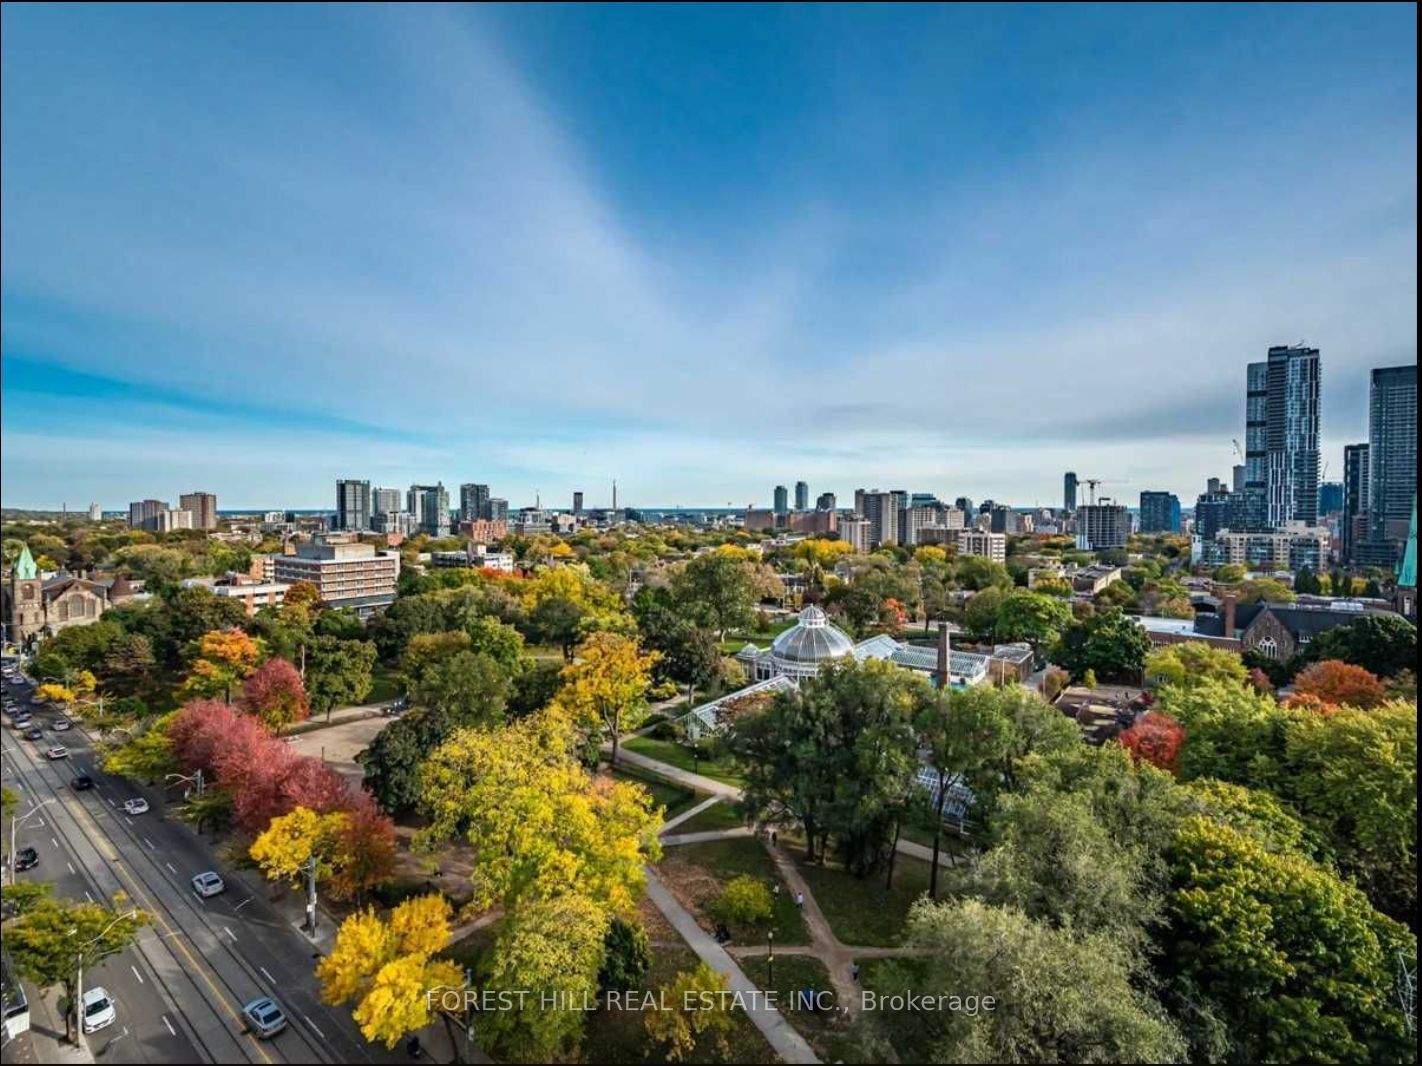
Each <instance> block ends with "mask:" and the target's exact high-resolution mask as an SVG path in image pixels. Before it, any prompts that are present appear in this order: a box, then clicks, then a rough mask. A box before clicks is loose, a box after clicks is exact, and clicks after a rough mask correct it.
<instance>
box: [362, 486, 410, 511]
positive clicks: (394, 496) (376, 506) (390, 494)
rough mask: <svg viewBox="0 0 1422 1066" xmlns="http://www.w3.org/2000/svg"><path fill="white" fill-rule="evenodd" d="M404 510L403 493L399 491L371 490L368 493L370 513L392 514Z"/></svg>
mask: <svg viewBox="0 0 1422 1066" xmlns="http://www.w3.org/2000/svg"><path fill="white" fill-rule="evenodd" d="M404 509H405V493H404V492H403V491H401V490H400V489H372V490H371V493H370V513H371V515H372V517H373V516H375V515H378V514H392V513H394V512H396V511H403V510H404Z"/></svg>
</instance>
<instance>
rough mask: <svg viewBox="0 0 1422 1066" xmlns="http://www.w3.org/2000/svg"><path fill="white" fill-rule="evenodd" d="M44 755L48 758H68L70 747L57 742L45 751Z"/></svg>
mask: <svg viewBox="0 0 1422 1066" xmlns="http://www.w3.org/2000/svg"><path fill="white" fill-rule="evenodd" d="M44 757H45V758H46V759H67V758H69V749H68V748H66V747H65V746H64V745H63V744H56V745H55V746H54V747H52V748H50V749H49V750H48V751H46V752H45V753H44Z"/></svg>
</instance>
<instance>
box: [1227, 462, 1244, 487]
mask: <svg viewBox="0 0 1422 1066" xmlns="http://www.w3.org/2000/svg"><path fill="white" fill-rule="evenodd" d="M1246 469H1247V468H1246V467H1245V465H1244V464H1243V463H1235V464H1234V468H1233V478H1232V481H1231V484H1230V491H1231V492H1243V491H1244V484H1245V478H1244V471H1245V470H1246Z"/></svg>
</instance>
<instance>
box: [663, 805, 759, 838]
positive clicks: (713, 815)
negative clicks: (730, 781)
mask: <svg viewBox="0 0 1422 1066" xmlns="http://www.w3.org/2000/svg"><path fill="white" fill-rule="evenodd" d="M736 807H737V804H736V803H734V802H732V801H731V800H722V801H721V802H720V803H715V804H712V805H711V806H710V807H707V808H706V809H705V810H704V811H702V812H701V813H700V814H695V815H692V816H691V817H690V818H688V819H687V820H686V821H684V822H682V823H681V824H680V825H678V826H677V827H676V828H675V829H673V830H672V832H673V833H710V832H713V831H715V830H718V829H737V828H739V827H740V826H742V825H745V823H744V822H743V821H741V816H740V814H738V813H737V811H736Z"/></svg>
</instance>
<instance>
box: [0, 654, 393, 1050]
mask: <svg viewBox="0 0 1422 1066" xmlns="http://www.w3.org/2000/svg"><path fill="white" fill-rule="evenodd" d="M5 694H6V695H7V696H10V697H12V698H15V699H17V700H18V701H19V702H20V703H21V705H27V703H28V694H29V689H28V686H27V685H26V684H25V683H24V682H22V681H16V682H13V683H12V682H10V681H6V683H5ZM52 717H53V716H52V715H48V714H43V713H39V712H38V710H37V712H36V714H35V722H36V723H37V724H38V723H46V722H47V720H48V719H50V718H52ZM0 733H2V734H3V772H4V783H5V784H6V785H8V786H9V787H10V788H12V789H15V790H16V791H18V792H19V793H20V797H21V799H20V817H21V818H24V817H25V813H26V812H28V811H31V810H33V808H34V807H35V806H36V805H43V810H41V811H40V812H39V813H38V814H35V815H33V816H32V817H29V818H28V819H27V820H25V823H24V825H22V826H21V827H20V829H19V843H20V846H21V847H25V846H29V847H33V848H35V849H36V850H37V851H38V853H39V857H40V861H39V865H38V866H36V867H35V868H34V869H31V870H28V871H25V872H22V873H20V874H19V875H18V877H19V879H20V880H26V879H30V880H43V881H50V882H53V883H54V885H55V892H56V894H58V895H60V896H64V897H68V898H73V899H92V900H107V899H109V898H110V897H112V896H113V895H114V894H115V893H117V892H123V893H125V894H126V895H127V896H128V897H129V899H130V900H131V901H132V902H133V904H134V905H136V906H138V907H140V908H142V909H143V910H144V911H146V912H147V913H148V914H149V915H150V916H151V920H152V921H151V924H150V925H149V926H148V927H147V928H146V929H144V930H143V931H142V932H141V933H140V934H139V936H138V940H137V942H136V944H135V945H133V946H132V947H130V948H128V949H127V950H125V951H123V952H121V953H119V954H118V955H116V956H114V957H112V958H110V959H107V960H105V961H104V962H103V963H102V964H100V965H99V966H97V967H95V968H94V969H93V970H92V971H91V972H87V973H86V974H85V975H84V983H85V987H86V988H92V987H95V986H99V985H102V986H103V987H104V988H106V989H108V991H109V992H110V994H111V995H112V996H113V998H114V1001H115V1003H116V1004H117V1008H118V1019H117V1021H116V1022H115V1023H114V1024H113V1025H111V1026H109V1027H108V1028H106V1029H103V1030H100V1031H99V1032H97V1033H94V1034H92V1035H91V1036H89V1037H88V1042H89V1046H90V1049H91V1051H92V1052H94V1053H95V1054H97V1055H101V1056H102V1057H104V1058H107V1059H111V1060H114V1061H120V1062H141V1063H148V1062H184V1063H187V1062H220V1063H229V1062H253V1063H276V1062H312V1063H330V1062H342V1063H365V1062H395V1061H409V1060H408V1059H405V1058H403V1057H402V1056H400V1055H398V1054H391V1053H389V1052H387V1051H386V1050H385V1049H384V1048H383V1047H372V1046H371V1045H370V1044H368V1043H367V1042H366V1041H365V1040H364V1038H363V1037H362V1036H361V1035H360V1032H359V1030H358V1029H357V1028H356V1026H355V1024H354V1022H353V1021H352V1020H351V1018H350V1014H349V1012H348V1011H347V1010H346V1009H344V1008H333V1007H327V1006H326V1005H324V1004H323V1003H322V1002H321V1000H320V996H319V992H318V989H317V985H316V981H315V978H314V976H313V974H312V970H313V967H314V965H315V959H316V958H317V952H316V950H315V948H314V947H313V946H312V944H311V943H310V942H309V941H307V940H306V938H305V937H304V936H303V934H302V933H300V932H299V931H298V930H296V929H294V928H293V927H292V926H291V925H290V923H289V922H287V921H286V920H285V919H284V918H283V917H282V916H281V915H279V914H278V913H277V912H276V911H275V909H274V908H273V907H272V906H271V904H270V903H269V902H268V900H267V898H266V894H265V892H264V891H262V890H261V889H260V888H258V889H257V890H255V891H254V890H251V889H249V888H248V887H247V885H246V883H245V882H244V881H243V880H242V879H239V878H237V877H234V876H232V875H231V874H230V873H229V872H228V871H227V870H225V869H224V867H223V866H222V864H221V863H220V861H219V860H218V859H216V858H215V857H214V855H213V854H212V852H211V850H210V849H209V847H208V844H207V842H206V841H205V840H203V839H200V838H199V837H198V836H197V835H195V834H194V833H193V831H192V830H191V829H190V828H189V827H187V826H185V825H182V824H179V823H177V822H175V821H174V820H173V819H172V818H171V817H170V816H168V815H167V814H166V813H165V809H164V805H163V803H162V797H161V796H160V795H158V794H157V793H156V792H145V791H143V790H139V789H136V788H135V787H134V786H133V785H132V784H131V783H129V782H127V781H124V780H122V779H119V778H112V777H109V776H107V775H105V774H104V773H103V771H102V770H101V769H100V768H99V767H98V765H97V760H96V759H95V758H94V755H93V752H92V750H91V747H90V743H89V738H88V737H87V736H86V735H85V734H84V732H83V731H82V730H80V729H78V728H74V729H70V730H66V731H64V732H52V731H50V730H49V728H48V727H47V725H46V730H45V737H44V739H43V740H41V741H34V742H32V741H27V740H25V739H23V738H22V737H21V736H20V735H19V731H17V730H15V729H14V728H13V726H12V725H11V724H10V719H9V718H8V717H7V718H6V719H5V720H4V726H3V727H2V728H0ZM54 744H62V745H63V746H65V747H66V748H68V749H69V756H68V758H65V759H59V760H54V761H51V760H48V759H47V758H46V757H45V749H47V748H49V747H50V746H52V745H54ZM81 773H82V774H88V775H89V776H91V777H92V778H93V779H94V781H95V782H96V785H95V787H94V788H93V789H90V790H87V791H76V790H75V789H74V788H73V787H72V785H71V781H72V780H73V778H74V777H75V776H76V775H78V774H81ZM139 795H143V796H144V797H145V798H146V799H148V800H149V803H150V804H151V807H152V809H151V810H150V812H149V813H147V814H141V815H136V816H132V817H130V816H129V815H126V814H125V813H124V811H123V806H122V805H123V802H124V800H126V799H129V798H132V797H135V796H139ZM46 801H50V802H48V803H46ZM204 870H217V871H219V872H221V873H223V875H224V877H225V878H226V880H227V884H228V888H227V891H226V892H225V893H223V894H222V895H219V896H216V897H213V898H211V899H206V900H204V899H200V898H198V896H197V895H196V894H195V893H194V892H193V889H192V884H191V879H192V877H193V875H194V874H197V873H200V872H202V871H204ZM262 995H266V996H271V997H272V998H274V999H275V1000H276V1001H277V1002H278V1003H280V1004H281V1006H282V1007H283V1009H284V1010H285V1012H286V1014H287V1016H288V1018H289V1019H290V1025H289V1026H288V1028H287V1029H286V1031H285V1032H282V1033H280V1034H278V1035H277V1036H276V1037H274V1038H272V1039H270V1040H259V1039H257V1038H256V1037H255V1036H254V1035H252V1034H251V1033H249V1032H248V1031H247V1030H246V1027H245V1025H244V1024H243V1021H242V1017H241V1013H240V1011H241V1007H242V1004H244V1003H246V1002H248V1001H250V1000H252V999H254V998H256V997H258V996H262ZM10 1050H11V1049H10V1048H7V1052H9V1051H10ZM10 1057H11V1056H10V1055H9V1054H7V1055H6V1059H7V1061H8V1060H9V1059H10Z"/></svg>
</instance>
